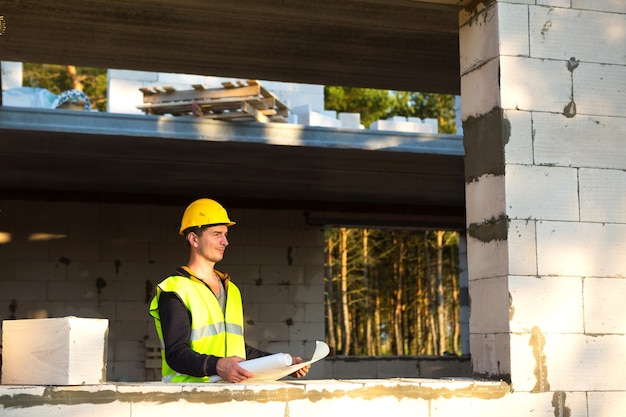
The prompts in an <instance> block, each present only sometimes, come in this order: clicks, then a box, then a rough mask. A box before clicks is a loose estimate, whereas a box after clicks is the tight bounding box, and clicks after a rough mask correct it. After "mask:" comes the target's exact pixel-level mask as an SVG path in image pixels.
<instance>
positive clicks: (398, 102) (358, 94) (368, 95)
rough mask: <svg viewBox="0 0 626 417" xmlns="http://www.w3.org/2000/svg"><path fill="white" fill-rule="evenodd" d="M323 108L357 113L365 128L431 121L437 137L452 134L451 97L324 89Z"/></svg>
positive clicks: (453, 117) (453, 124)
mask: <svg viewBox="0 0 626 417" xmlns="http://www.w3.org/2000/svg"><path fill="white" fill-rule="evenodd" d="M324 106H325V108H326V109H327V110H335V111H337V112H346V113H359V114H360V115H361V123H363V125H364V126H366V127H369V125H370V124H371V123H372V122H375V121H376V120H382V119H388V118H390V117H393V116H404V117H418V118H420V119H426V118H435V119H437V120H438V122H439V133H449V134H454V133H455V132H456V119H455V118H456V112H455V110H454V96H453V95H450V94H429V93H414V92H408V91H388V90H375V89H372V88H354V87H325V88H324Z"/></svg>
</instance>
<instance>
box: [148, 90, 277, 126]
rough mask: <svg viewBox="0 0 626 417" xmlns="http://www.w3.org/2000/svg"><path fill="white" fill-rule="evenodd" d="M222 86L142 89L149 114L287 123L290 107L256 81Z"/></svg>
mask: <svg viewBox="0 0 626 417" xmlns="http://www.w3.org/2000/svg"><path fill="white" fill-rule="evenodd" d="M222 86H223V88H204V87H203V86H201V85H193V86H192V87H193V90H181V91H178V90H176V89H175V88H173V87H153V88H140V89H139V90H140V91H141V92H142V93H143V104H141V105H139V106H137V108H138V109H140V110H142V111H143V112H144V113H146V114H153V115H166V114H170V115H172V116H195V117H201V118H205V119H219V120H232V121H246V120H256V121H257V122H262V123H268V122H283V123H284V122H286V118H287V116H288V115H289V109H288V108H287V106H286V105H285V104H283V103H282V102H281V101H280V100H279V99H278V98H277V97H276V96H275V95H274V94H272V93H271V92H269V91H267V90H266V89H265V88H263V87H262V86H261V84H260V83H259V82H258V81H257V80H246V81H245V82H243V81H238V82H236V83H232V82H224V83H222Z"/></svg>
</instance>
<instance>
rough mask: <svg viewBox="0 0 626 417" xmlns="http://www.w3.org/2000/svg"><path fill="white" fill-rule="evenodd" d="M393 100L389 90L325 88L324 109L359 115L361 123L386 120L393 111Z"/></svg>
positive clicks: (367, 125) (368, 123)
mask: <svg viewBox="0 0 626 417" xmlns="http://www.w3.org/2000/svg"><path fill="white" fill-rule="evenodd" d="M392 106H393V98H392V96H391V95H390V94H389V91H387V90H375V89H373V88H353V87H328V86H327V87H324V108H325V109H326V110H335V111H337V112H343V113H359V114H360V115H361V123H363V125H364V126H366V127H369V125H370V123H372V122H375V121H376V120H378V119H382V118H384V117H385V116H386V115H387V114H388V113H389V112H390V111H391V109H392Z"/></svg>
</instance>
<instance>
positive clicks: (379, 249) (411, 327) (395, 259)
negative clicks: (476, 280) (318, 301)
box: [325, 227, 461, 355]
mask: <svg viewBox="0 0 626 417" xmlns="http://www.w3.org/2000/svg"><path fill="white" fill-rule="evenodd" d="M325 235H326V239H327V251H326V277H325V279H326V281H325V282H326V285H327V288H326V295H327V300H326V306H327V309H330V310H331V311H328V312H327V318H329V320H333V319H331V318H334V320H333V321H332V323H331V324H329V327H328V331H327V341H328V342H329V344H331V343H335V342H336V344H337V345H340V346H337V352H338V353H340V354H345V355H347V354H350V355H388V354H396V355H418V354H419V355H443V354H445V353H446V352H448V353H457V354H460V353H461V351H460V334H459V331H458V323H459V301H458V299H459V298H458V293H459V290H460V289H459V287H458V283H459V279H458V274H459V270H458V267H457V265H458V262H457V260H456V259H457V258H458V233H457V232H444V231H430V230H427V231H419V230H382V229H354V228H345V227H343V228H333V229H327V230H326V233H325ZM331 346H333V345H331Z"/></svg>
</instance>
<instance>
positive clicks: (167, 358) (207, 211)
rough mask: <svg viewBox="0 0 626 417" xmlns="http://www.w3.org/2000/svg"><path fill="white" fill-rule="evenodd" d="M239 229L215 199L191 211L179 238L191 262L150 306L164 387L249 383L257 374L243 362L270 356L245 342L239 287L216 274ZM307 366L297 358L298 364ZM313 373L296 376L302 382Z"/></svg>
mask: <svg viewBox="0 0 626 417" xmlns="http://www.w3.org/2000/svg"><path fill="white" fill-rule="evenodd" d="M234 224H235V222H233V221H231V220H230V219H229V217H228V213H226V210H225V209H224V207H222V206H221V205H220V204H219V203H218V202H216V201H215V200H211V199H208V198H203V199H199V200H196V201H194V202H193V203H191V204H190V205H189V206H188V207H187V208H186V209H185V212H184V214H183V218H182V221H181V226H180V231H179V234H180V235H182V236H184V237H185V239H186V240H187V243H188V244H189V262H188V263H187V265H184V266H181V267H179V268H177V269H176V272H175V273H174V274H173V275H171V276H169V277H168V278H166V279H165V280H163V281H162V282H161V283H160V284H159V285H158V286H157V288H156V295H155V296H154V298H153V299H152V302H151V304H150V315H151V316H152V317H154V322H155V326H156V330H157V333H158V335H159V338H160V339H161V344H162V347H163V351H162V354H161V356H162V377H163V378H162V380H163V381H164V382H208V381H212V380H216V379H217V380H219V378H221V379H222V380H224V381H228V382H243V381H245V380H246V379H248V378H252V377H253V376H254V375H253V374H252V373H251V372H250V371H248V370H246V369H244V368H242V367H241V366H239V362H241V361H243V360H245V359H254V358H258V357H262V356H267V355H270V353H268V352H264V351H262V350H259V349H256V348H254V347H252V346H249V345H248V344H246V343H245V341H244V335H243V331H244V317H243V306H242V300H241V293H240V292H239V288H237V286H236V285H235V284H234V283H233V282H232V281H231V280H230V277H229V276H228V274H226V273H223V272H220V271H218V270H216V269H215V264H216V263H217V262H219V261H221V260H222V258H223V256H224V251H225V250H226V247H227V246H228V239H227V235H228V228H229V227H230V226H233V225H234ZM302 361H303V360H302V358H300V357H297V356H294V357H293V363H294V364H296V363H301V362H302ZM309 368H310V365H307V366H305V367H303V368H301V369H300V370H298V371H296V372H294V374H292V376H295V377H302V376H304V375H306V374H307V372H308V371H309ZM215 375H218V376H219V378H216V377H214V376H215ZM210 376H212V378H209V377H210Z"/></svg>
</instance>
